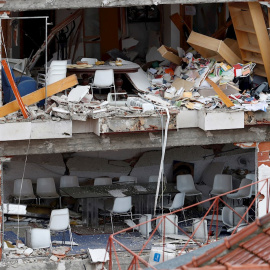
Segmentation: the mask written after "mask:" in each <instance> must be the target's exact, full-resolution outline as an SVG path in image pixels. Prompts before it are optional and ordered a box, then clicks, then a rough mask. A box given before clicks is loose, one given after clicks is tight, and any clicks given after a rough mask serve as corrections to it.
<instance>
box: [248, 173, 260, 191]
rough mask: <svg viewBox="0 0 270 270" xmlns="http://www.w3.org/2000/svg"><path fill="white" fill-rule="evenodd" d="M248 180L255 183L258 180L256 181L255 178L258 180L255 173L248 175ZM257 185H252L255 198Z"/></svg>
mask: <svg viewBox="0 0 270 270" xmlns="http://www.w3.org/2000/svg"><path fill="white" fill-rule="evenodd" d="M246 178H247V179H250V180H252V182H253V183H254V182H256V180H255V178H256V176H255V173H248V174H247V175H246ZM255 185H257V184H255ZM255 185H252V186H251V193H252V195H253V196H255V195H256V189H255Z"/></svg>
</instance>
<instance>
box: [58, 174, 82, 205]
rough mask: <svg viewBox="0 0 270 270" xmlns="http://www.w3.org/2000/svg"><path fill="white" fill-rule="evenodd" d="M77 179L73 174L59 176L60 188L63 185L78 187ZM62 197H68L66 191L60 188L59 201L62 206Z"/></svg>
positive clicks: (63, 186)
mask: <svg viewBox="0 0 270 270" xmlns="http://www.w3.org/2000/svg"><path fill="white" fill-rule="evenodd" d="M79 186H80V185H79V179H78V177H77V176H75V175H63V176H61V178H60V189H61V188H65V187H79ZM62 197H68V195H67V194H66V193H64V192H63V191H61V190H60V201H61V203H60V204H61V207H62Z"/></svg>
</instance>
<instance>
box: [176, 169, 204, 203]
mask: <svg viewBox="0 0 270 270" xmlns="http://www.w3.org/2000/svg"><path fill="white" fill-rule="evenodd" d="M176 188H177V190H179V191H180V192H181V193H185V196H186V197H187V196H195V197H196V199H197V201H198V198H197V196H200V195H202V193H201V192H200V191H199V190H197V189H196V188H195V185H194V181H193V177H192V175H191V174H182V175H177V177H176Z"/></svg>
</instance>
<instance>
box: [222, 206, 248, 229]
mask: <svg viewBox="0 0 270 270" xmlns="http://www.w3.org/2000/svg"><path fill="white" fill-rule="evenodd" d="M246 210H247V207H246V206H237V207H235V208H234V211H235V212H236V213H238V214H239V216H241V217H243V216H244V214H245V212H246ZM236 213H234V212H233V210H231V209H230V208H229V207H227V206H225V207H223V209H222V214H221V216H222V222H223V223H224V225H225V226H226V227H228V228H229V229H228V230H227V231H228V232H229V231H232V230H234V227H235V226H237V224H238V223H239V221H240V219H241V218H240V217H239V216H238V215H237V214H236ZM245 220H246V221H248V213H247V214H246V215H245V217H244V219H243V220H242V221H241V223H240V225H239V226H245V225H248V224H247V223H246V222H245Z"/></svg>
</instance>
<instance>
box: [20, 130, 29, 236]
mask: <svg viewBox="0 0 270 270" xmlns="http://www.w3.org/2000/svg"><path fill="white" fill-rule="evenodd" d="M30 142H31V130H30V136H29V139H28V145H27V150H26V155H25V160H24V166H23V174H22V181H21V186H20V196H19V200H18V205H20V204H21V194H22V187H23V181H24V175H25V168H26V163H27V159H28V153H29V148H30ZM17 219H18V222H17V223H18V228H17V240H19V233H20V219H19V214H18V215H17Z"/></svg>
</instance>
